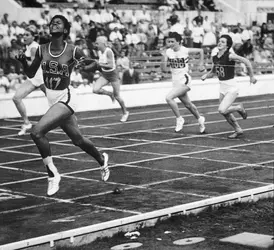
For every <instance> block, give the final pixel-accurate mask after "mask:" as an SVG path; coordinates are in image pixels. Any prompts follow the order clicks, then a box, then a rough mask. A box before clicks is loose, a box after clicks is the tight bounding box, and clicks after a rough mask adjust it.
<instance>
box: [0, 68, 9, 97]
mask: <svg viewBox="0 0 274 250" xmlns="http://www.w3.org/2000/svg"><path fill="white" fill-rule="evenodd" d="M1 87H3V88H4V89H5V92H6V93H8V92H9V89H10V82H9V79H8V78H7V77H6V76H4V70H3V69H1V68H0V88H1Z"/></svg>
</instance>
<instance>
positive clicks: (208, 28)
mask: <svg viewBox="0 0 274 250" xmlns="http://www.w3.org/2000/svg"><path fill="white" fill-rule="evenodd" d="M203 28H204V30H205V31H206V32H207V31H211V22H210V21H209V20H208V16H205V19H204V22H203Z"/></svg>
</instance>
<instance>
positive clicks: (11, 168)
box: [0, 161, 46, 174]
mask: <svg viewBox="0 0 274 250" xmlns="http://www.w3.org/2000/svg"><path fill="white" fill-rule="evenodd" d="M20 162H21V161H20ZM0 169H7V170H14V171H17V172H21V173H24V172H26V173H32V174H45V173H46V172H40V171H37V170H35V171H34V170H29V169H23V168H15V167H8V166H2V165H0Z"/></svg>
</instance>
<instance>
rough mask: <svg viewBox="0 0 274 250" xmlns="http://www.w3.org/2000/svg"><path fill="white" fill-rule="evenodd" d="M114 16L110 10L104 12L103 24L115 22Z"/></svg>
mask: <svg viewBox="0 0 274 250" xmlns="http://www.w3.org/2000/svg"><path fill="white" fill-rule="evenodd" d="M113 19H114V16H113V15H112V14H111V13H110V10H109V8H107V7H106V8H105V11H102V22H103V23H107V24H108V23H111V22H113Z"/></svg>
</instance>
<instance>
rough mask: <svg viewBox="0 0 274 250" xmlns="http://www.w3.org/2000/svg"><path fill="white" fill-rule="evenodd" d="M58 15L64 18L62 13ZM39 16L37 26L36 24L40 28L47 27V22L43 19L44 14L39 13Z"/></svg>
mask: <svg viewBox="0 0 274 250" xmlns="http://www.w3.org/2000/svg"><path fill="white" fill-rule="evenodd" d="M60 14H61V15H63V16H64V14H63V13H60ZM40 15H41V18H39V19H38V21H37V24H38V25H39V26H40V27H41V26H43V25H47V24H48V22H47V20H46V18H45V13H44V12H43V11H41V13H40Z"/></svg>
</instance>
